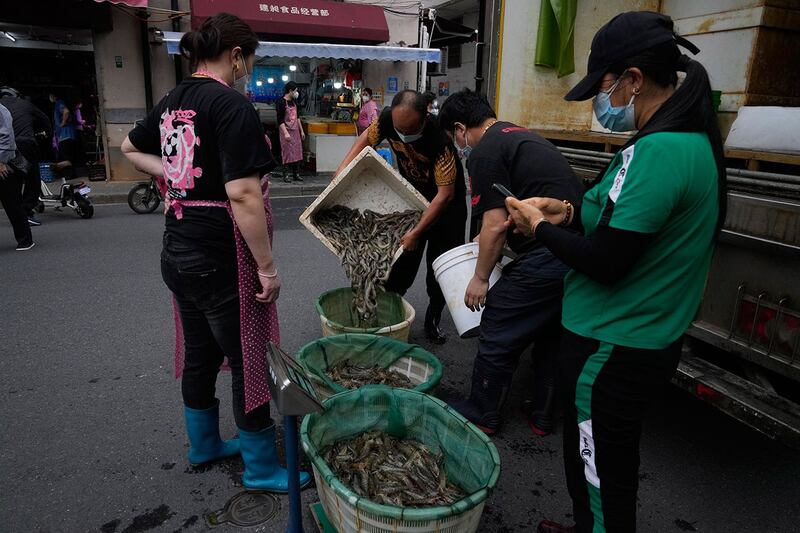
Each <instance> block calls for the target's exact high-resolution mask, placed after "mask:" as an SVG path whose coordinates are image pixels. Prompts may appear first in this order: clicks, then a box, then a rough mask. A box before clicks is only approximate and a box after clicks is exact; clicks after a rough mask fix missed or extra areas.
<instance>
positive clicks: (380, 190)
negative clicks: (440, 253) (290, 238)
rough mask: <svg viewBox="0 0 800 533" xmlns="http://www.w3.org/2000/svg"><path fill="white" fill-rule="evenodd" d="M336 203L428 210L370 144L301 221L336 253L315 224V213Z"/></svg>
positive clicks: (384, 209)
mask: <svg viewBox="0 0 800 533" xmlns="http://www.w3.org/2000/svg"><path fill="white" fill-rule="evenodd" d="M339 161H340V162H341V159H340V160H339ZM335 205H342V206H345V207H349V208H351V209H360V210H362V211H363V210H365V209H370V210H372V211H375V212H377V213H394V212H397V211H406V210H409V209H416V210H419V211H424V210H425V209H427V208H428V201H427V200H425V197H424V196H422V195H421V194H420V193H419V191H417V190H416V189H415V188H414V186H413V185H411V184H410V183H409V182H407V181H406V180H405V179H404V178H403V177H402V176H401V175H400V174H399V173H398V172H397V171H396V170H395V169H393V168H392V167H391V166H389V164H388V163H387V162H386V160H385V159H383V158H382V157H381V156H379V155H378V153H377V152H376V151H375V150H373V149H372V148H369V147H367V148H365V149H364V150H363V151H362V152H361V153H360V154H358V155H357V156H356V158H355V159H353V161H352V162H351V163H350V164H349V165H347V167H345V169H344V170H343V171H342V173H341V174H340V175H339V176H338V177H336V178H335V179H334V180H333V181H331V183H330V185H328V186H327V187H326V188H325V190H324V191H322V193H321V194H320V195H319V196H318V197H317V199H316V200H314V202H313V203H312V204H311V205H310V206H308V209H306V210H305V211H304V212H303V214H302V215H300V223H301V224H303V225H304V226H305V227H306V228H307V229H308V230H309V231H310V232H311V233H313V234H314V236H315V237H316V238H317V239H319V240H320V241H321V242H322V244H324V245H325V246H326V247H327V248H328V249H329V250H330V251H331V252H333V253H334V254H336V249H335V248H334V247H333V244H331V242H330V241H329V240H328V239H327V238H325V236H324V235H322V233H321V232H320V231H319V230H318V229H317V228H316V226H314V215H315V214H316V213H318V212H319V211H322V210H324V209H327V208H330V207H333V206H335ZM337 255H338V254H337Z"/></svg>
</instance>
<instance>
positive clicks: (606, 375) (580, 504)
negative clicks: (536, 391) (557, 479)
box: [559, 331, 683, 533]
mask: <svg viewBox="0 0 800 533" xmlns="http://www.w3.org/2000/svg"><path fill="white" fill-rule="evenodd" d="M682 342H683V340H682V339H680V340H678V341H676V342H674V343H673V344H672V345H670V346H668V347H667V348H665V349H663V350H644V349H639V348H626V347H623V346H616V345H613V344H608V343H605V342H600V341H597V340H594V339H589V338H586V337H582V336H580V335H576V334H574V333H572V332H570V331H565V332H564V335H563V339H562V343H561V353H560V355H559V378H560V383H561V385H560V387H559V388H560V390H561V394H562V399H563V402H564V470H565V472H566V477H567V487H568V488H569V494H570V496H571V497H572V504H573V514H574V517H575V522H576V524H577V528H578V531H579V532H580V533H598V532H604V531H608V532H612V533H627V532H633V531H636V493H637V491H638V489H639V440H640V437H641V434H642V420H643V419H644V416H645V413H646V411H647V408H648V407H649V406H650V405H651V404H652V403H653V400H655V399H656V398H657V397H658V396H659V395H660V394H661V393H662V392H663V390H664V388H665V387H666V386H667V384H668V383H669V381H670V379H671V378H672V375H673V374H674V373H675V369H676V368H677V367H678V361H679V359H680V355H681V345H682Z"/></svg>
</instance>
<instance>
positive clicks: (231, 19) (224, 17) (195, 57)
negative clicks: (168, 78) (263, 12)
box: [180, 13, 258, 70]
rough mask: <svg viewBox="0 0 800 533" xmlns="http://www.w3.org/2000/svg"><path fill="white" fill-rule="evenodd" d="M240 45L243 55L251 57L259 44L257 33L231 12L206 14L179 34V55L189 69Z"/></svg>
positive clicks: (193, 68)
mask: <svg viewBox="0 0 800 533" xmlns="http://www.w3.org/2000/svg"><path fill="white" fill-rule="evenodd" d="M237 46H238V47H240V48H241V49H242V56H243V57H250V56H251V55H253V54H254V53H255V51H256V49H257V48H258V36H257V35H256V34H255V32H254V31H253V29H252V28H251V27H250V26H248V25H247V23H246V22H245V21H243V20H242V19H240V18H239V17H237V16H236V15H231V14H230V13H218V14H216V15H214V16H213V17H209V18H207V19H206V20H205V21H203V24H202V25H201V26H200V28H198V29H197V30H195V31H190V32H188V33H186V34H184V36H183V37H181V41H180V50H181V55H182V56H183V57H184V58H186V59H187V60H188V61H189V65H190V67H191V69H192V70H195V69H196V68H197V65H198V64H199V63H200V62H201V61H206V60H210V59H215V58H217V57H219V55H220V54H222V53H223V52H225V51H226V50H230V49H231V48H235V47H237Z"/></svg>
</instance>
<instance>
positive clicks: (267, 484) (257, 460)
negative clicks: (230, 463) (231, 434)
mask: <svg viewBox="0 0 800 533" xmlns="http://www.w3.org/2000/svg"><path fill="white" fill-rule="evenodd" d="M239 441H240V442H241V445H242V459H243V460H244V474H242V484H243V485H244V488H246V489H250V490H264V491H267V492H277V493H280V494H285V493H286V492H288V490H289V476H288V474H287V473H286V469H285V468H283V467H282V466H281V465H280V463H279V462H278V450H277V448H276V445H275V424H272V425H271V426H270V427H268V428H265V429H262V430H261V431H245V430H243V429H241V428H239ZM310 483H311V475H310V474H309V473H308V472H300V488H301V489H302V488H305V487H307V486H308V485H309V484H310Z"/></svg>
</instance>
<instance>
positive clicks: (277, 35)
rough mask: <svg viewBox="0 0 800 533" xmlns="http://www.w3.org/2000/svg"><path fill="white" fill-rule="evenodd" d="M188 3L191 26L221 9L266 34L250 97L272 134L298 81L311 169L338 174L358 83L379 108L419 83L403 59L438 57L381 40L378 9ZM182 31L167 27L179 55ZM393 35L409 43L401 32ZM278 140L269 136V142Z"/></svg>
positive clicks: (306, 3) (384, 34)
mask: <svg viewBox="0 0 800 533" xmlns="http://www.w3.org/2000/svg"><path fill="white" fill-rule="evenodd" d="M191 6H192V26H193V27H197V26H199V25H200V24H201V23H202V21H203V20H204V19H205V18H206V17H207V16H210V15H213V14H214V13H216V12H218V11H220V10H224V11H228V12H230V13H233V14H235V15H237V16H239V17H241V18H242V19H243V20H245V21H246V22H247V23H248V24H249V25H250V26H251V27H252V28H253V30H254V31H255V32H256V33H258V34H259V35H262V36H266V35H268V36H269V39H270V40H269V41H262V42H261V43H260V46H259V48H258V50H257V51H256V55H257V56H258V58H259V59H258V60H257V62H256V65H255V68H254V71H253V72H252V73H251V78H250V83H249V85H248V87H247V94H248V97H249V98H250V100H251V101H252V102H253V105H254V106H255V107H256V109H257V110H258V112H259V116H260V117H261V122H262V123H263V124H264V126H265V128H266V130H267V132H270V131H275V130H277V124H276V112H275V102H276V101H278V100H279V99H281V98H282V97H283V95H284V86H285V84H286V83H289V82H290V81H291V82H294V83H296V84H297V86H298V92H299V98H298V99H297V105H298V111H299V115H300V116H299V118H300V119H301V122H302V123H303V125H304V127H305V128H306V133H307V136H306V142H305V146H304V152H305V160H306V162H307V163H309V164H310V166H311V167H312V169H313V170H315V171H316V172H333V171H335V170H336V168H337V167H338V166H339V163H341V161H342V159H343V158H344V156H345V154H346V153H347V151H348V150H349V149H350V147H351V146H352V144H353V141H354V140H355V135H356V128H355V123H354V120H355V119H356V118H357V116H358V110H359V106H360V103H361V98H360V91H361V89H362V88H364V87H370V88H371V89H372V90H373V99H374V101H375V102H376V103H377V104H378V106H379V107H383V106H384V105H388V104H389V101H390V98H391V97H392V96H393V94H394V93H397V92H399V91H400V90H402V89H404V88H408V87H416V86H417V81H418V80H414V79H409V77H410V76H411V77H413V70H412V69H409V68H406V67H404V66H403V65H404V64H405V65H408V62H414V63H423V64H424V63H425V62H432V63H437V62H439V61H440V56H441V51H440V50H439V49H427V48H416V47H412V46H406V45H405V44H404V43H403V44H404V45H403V46H389V45H387V44H385V43H387V41H389V40H390V32H389V27H388V24H387V22H386V17H385V14H384V12H383V10H382V9H381V8H379V7H375V6H369V5H364V4H350V3H334V2H325V1H321V0H303V1H302V2H300V1H296V0H287V1H282V2H280V3H279V4H278V3H273V2H268V1H265V2H263V3H245V2H226V1H214V2H212V1H210V0H192V2H191ZM409 22H411V21H409ZM409 29H410V30H411V31H410V32H407V33H409V34H410V35H416V34H417V29H418V25H417V24H416V23H411V24H410V28H409ZM182 36H183V34H182V33H179V32H164V39H163V40H164V43H165V44H166V45H167V50H168V52H169V54H172V55H177V54H179V53H180V51H179V42H180V39H181V37H182ZM394 38H395V39H400V38H405V39H406V42H408V40H409V39H408V36H403V35H394ZM423 42H424V41H423ZM379 43H384V44H379ZM378 62H380V63H379V64H378ZM401 62H403V63H401ZM277 144H278V143H277V142H276V139H273V146H276V145H277Z"/></svg>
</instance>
